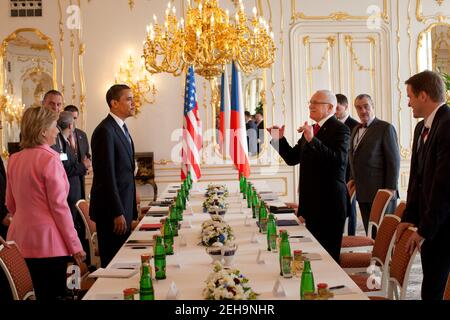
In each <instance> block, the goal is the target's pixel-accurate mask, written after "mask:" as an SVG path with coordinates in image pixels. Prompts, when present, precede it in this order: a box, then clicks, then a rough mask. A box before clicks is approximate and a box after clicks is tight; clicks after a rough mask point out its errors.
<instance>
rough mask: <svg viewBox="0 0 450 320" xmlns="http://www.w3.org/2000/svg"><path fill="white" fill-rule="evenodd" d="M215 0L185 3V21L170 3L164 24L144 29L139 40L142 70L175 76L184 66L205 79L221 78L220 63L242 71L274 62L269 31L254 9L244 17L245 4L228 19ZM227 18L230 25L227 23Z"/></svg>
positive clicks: (249, 70) (271, 38) (226, 11)
mask: <svg viewBox="0 0 450 320" xmlns="http://www.w3.org/2000/svg"><path fill="white" fill-rule="evenodd" d="M217 2H218V1H217V0H194V5H193V6H191V0H187V6H188V8H187V14H186V20H185V19H183V18H181V19H179V20H178V19H177V17H176V9H175V6H173V5H172V3H171V2H170V1H169V3H168V7H167V10H166V19H165V22H164V24H162V25H161V24H158V20H157V18H156V16H155V15H153V24H151V25H149V26H148V27H147V37H146V40H145V41H144V55H143V57H144V59H145V67H146V69H147V70H148V71H149V72H150V73H152V74H154V73H160V72H166V73H171V74H173V75H175V76H179V75H180V74H181V73H182V72H183V70H185V68H186V67H187V66H189V65H192V66H194V69H195V72H196V73H197V74H199V75H201V76H203V77H205V78H206V79H209V80H210V79H212V78H215V77H217V76H220V75H221V74H222V72H223V71H224V68H225V65H226V64H228V63H230V62H231V61H236V62H237V63H238V64H239V66H240V68H241V70H243V71H244V72H246V73H249V72H252V71H254V70H255V69H259V68H268V67H270V66H271V65H272V64H273V62H274V59H275V50H276V47H275V43H274V41H273V32H271V31H270V29H269V25H268V24H267V22H266V21H265V20H264V18H263V17H261V16H258V12H257V10H256V8H253V17H252V18H251V19H247V16H246V15H245V12H244V5H243V4H242V1H241V0H240V1H239V5H238V10H237V13H236V14H235V16H234V18H233V19H230V17H229V12H228V10H223V9H222V8H219V6H218V3H217ZM231 20H232V21H231Z"/></svg>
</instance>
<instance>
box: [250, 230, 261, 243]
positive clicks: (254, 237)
mask: <svg viewBox="0 0 450 320" xmlns="http://www.w3.org/2000/svg"><path fill="white" fill-rule="evenodd" d="M250 242H251V243H259V242H260V241H259V239H258V232H253V235H252V238H251V239H250Z"/></svg>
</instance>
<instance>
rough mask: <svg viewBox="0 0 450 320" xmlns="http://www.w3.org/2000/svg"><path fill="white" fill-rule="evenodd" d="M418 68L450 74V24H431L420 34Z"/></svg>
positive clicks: (419, 69)
mask: <svg viewBox="0 0 450 320" xmlns="http://www.w3.org/2000/svg"><path fill="white" fill-rule="evenodd" d="M417 69H418V71H419V72H420V71H423V70H425V69H428V70H433V71H437V72H440V73H442V74H444V73H445V74H450V24H448V23H444V22H439V23H433V24H431V25H430V26H429V27H428V28H427V29H426V30H424V31H422V32H421V33H420V34H419V38H418V44H417Z"/></svg>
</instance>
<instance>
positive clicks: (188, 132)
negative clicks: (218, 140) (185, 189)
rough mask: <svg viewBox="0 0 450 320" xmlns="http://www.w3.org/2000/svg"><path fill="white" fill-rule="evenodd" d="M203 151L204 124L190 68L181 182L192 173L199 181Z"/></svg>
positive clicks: (185, 103)
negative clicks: (201, 119)
mask: <svg viewBox="0 0 450 320" xmlns="http://www.w3.org/2000/svg"><path fill="white" fill-rule="evenodd" d="M201 149H202V124H201V121H200V118H199V116H198V104H197V97H196V94H195V77H194V67H192V66H190V67H189V69H188V73H187V74H186V90H185V95H184V120H183V149H182V151H181V156H182V161H183V162H182V164H181V180H183V181H184V180H185V179H186V177H187V174H188V172H189V171H190V172H191V176H192V180H194V181H198V180H199V179H200V177H201V172H200V151H201Z"/></svg>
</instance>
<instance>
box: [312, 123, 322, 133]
mask: <svg viewBox="0 0 450 320" xmlns="http://www.w3.org/2000/svg"><path fill="white" fill-rule="evenodd" d="M313 130H314V136H316V135H317V132H319V130H320V125H319V124H318V123H316V124H315V125H313Z"/></svg>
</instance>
